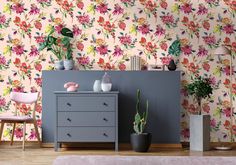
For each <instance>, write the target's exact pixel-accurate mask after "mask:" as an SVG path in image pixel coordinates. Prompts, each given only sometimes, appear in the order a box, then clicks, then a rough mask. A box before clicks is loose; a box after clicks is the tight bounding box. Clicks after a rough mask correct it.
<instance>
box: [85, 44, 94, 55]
mask: <svg viewBox="0 0 236 165" xmlns="http://www.w3.org/2000/svg"><path fill="white" fill-rule="evenodd" d="M94 49H95V48H94V46H92V45H90V46H89V47H88V48H87V52H86V53H87V54H95V50H94Z"/></svg>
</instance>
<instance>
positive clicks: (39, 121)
mask: <svg viewBox="0 0 236 165" xmlns="http://www.w3.org/2000/svg"><path fill="white" fill-rule="evenodd" d="M37 126H39V127H41V126H42V120H41V119H38V120H37Z"/></svg>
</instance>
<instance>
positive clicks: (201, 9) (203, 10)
mask: <svg viewBox="0 0 236 165" xmlns="http://www.w3.org/2000/svg"><path fill="white" fill-rule="evenodd" d="M207 13H208V9H207V8H206V7H205V6H204V5H203V4H199V6H198V11H197V14H198V15H204V14H207Z"/></svg>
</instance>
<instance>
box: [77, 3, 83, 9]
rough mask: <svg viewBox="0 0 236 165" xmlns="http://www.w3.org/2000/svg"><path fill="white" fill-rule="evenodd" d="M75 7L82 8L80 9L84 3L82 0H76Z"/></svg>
mask: <svg viewBox="0 0 236 165" xmlns="http://www.w3.org/2000/svg"><path fill="white" fill-rule="evenodd" d="M77 7H78V8H79V9H81V10H82V9H83V8H84V3H83V1H78V2H77Z"/></svg>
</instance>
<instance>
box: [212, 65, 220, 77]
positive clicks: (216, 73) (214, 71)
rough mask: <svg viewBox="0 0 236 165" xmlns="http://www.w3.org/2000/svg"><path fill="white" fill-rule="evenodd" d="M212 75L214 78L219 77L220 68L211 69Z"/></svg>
mask: <svg viewBox="0 0 236 165" xmlns="http://www.w3.org/2000/svg"><path fill="white" fill-rule="evenodd" d="M213 74H214V75H215V76H221V68H220V66H217V67H216V68H214V69H213Z"/></svg>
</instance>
